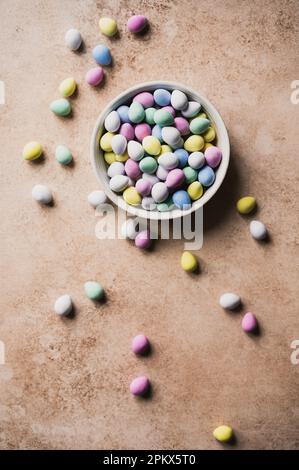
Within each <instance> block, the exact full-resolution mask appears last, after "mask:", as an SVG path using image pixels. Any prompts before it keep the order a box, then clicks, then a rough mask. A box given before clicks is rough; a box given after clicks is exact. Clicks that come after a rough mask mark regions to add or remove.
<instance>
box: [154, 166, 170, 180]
mask: <svg viewBox="0 0 299 470" xmlns="http://www.w3.org/2000/svg"><path fill="white" fill-rule="evenodd" d="M168 173H169V172H168V170H166V169H165V168H164V167H163V166H162V165H159V166H158V168H157V171H156V176H157V178H159V180H161V181H166V178H167V175H168Z"/></svg>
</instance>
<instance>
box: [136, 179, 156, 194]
mask: <svg viewBox="0 0 299 470" xmlns="http://www.w3.org/2000/svg"><path fill="white" fill-rule="evenodd" d="M135 188H136V191H137V192H138V193H139V194H140V195H141V196H142V197H145V196H148V195H149V194H150V193H151V190H152V184H151V182H150V181H148V180H145V179H143V178H140V179H139V180H138V181H137V182H136V184H135Z"/></svg>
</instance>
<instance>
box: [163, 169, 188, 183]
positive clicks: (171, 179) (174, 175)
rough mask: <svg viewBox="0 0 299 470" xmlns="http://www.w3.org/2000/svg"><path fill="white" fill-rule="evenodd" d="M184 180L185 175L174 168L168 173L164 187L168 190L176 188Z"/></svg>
mask: <svg viewBox="0 0 299 470" xmlns="http://www.w3.org/2000/svg"><path fill="white" fill-rule="evenodd" d="M184 179H185V175H184V172H183V170H180V169H179V168H175V169H174V170H171V171H170V172H169V173H168V175H167V178H166V186H167V187H168V188H177V187H179V186H180V185H181V184H182V183H183V181H184Z"/></svg>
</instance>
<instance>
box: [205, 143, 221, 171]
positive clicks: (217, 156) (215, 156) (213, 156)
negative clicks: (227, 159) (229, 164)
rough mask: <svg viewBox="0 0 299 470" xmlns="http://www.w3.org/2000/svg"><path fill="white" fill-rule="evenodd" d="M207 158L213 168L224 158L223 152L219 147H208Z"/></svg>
mask: <svg viewBox="0 0 299 470" xmlns="http://www.w3.org/2000/svg"><path fill="white" fill-rule="evenodd" d="M205 159H206V162H207V164H208V165H209V166H210V167H211V168H216V167H217V166H218V165H219V163H220V162H221V159H222V152H221V150H220V149H219V148H218V147H208V148H207V150H206V151H205Z"/></svg>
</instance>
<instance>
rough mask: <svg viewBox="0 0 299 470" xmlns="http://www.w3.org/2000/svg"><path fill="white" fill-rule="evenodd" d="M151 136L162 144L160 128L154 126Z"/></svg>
mask: <svg viewBox="0 0 299 470" xmlns="http://www.w3.org/2000/svg"><path fill="white" fill-rule="evenodd" d="M152 135H153V136H154V137H157V139H158V140H160V142H163V137H162V127H160V126H158V124H156V125H155V126H154V127H153V128H152Z"/></svg>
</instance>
